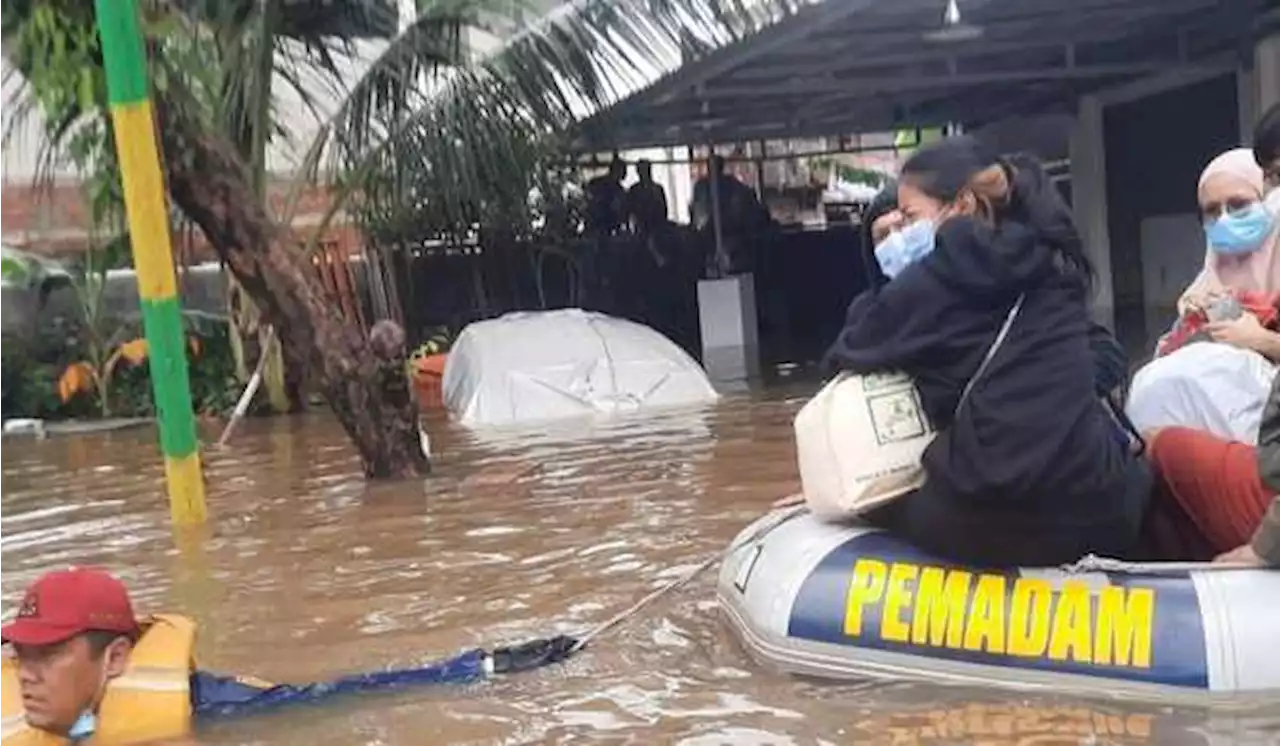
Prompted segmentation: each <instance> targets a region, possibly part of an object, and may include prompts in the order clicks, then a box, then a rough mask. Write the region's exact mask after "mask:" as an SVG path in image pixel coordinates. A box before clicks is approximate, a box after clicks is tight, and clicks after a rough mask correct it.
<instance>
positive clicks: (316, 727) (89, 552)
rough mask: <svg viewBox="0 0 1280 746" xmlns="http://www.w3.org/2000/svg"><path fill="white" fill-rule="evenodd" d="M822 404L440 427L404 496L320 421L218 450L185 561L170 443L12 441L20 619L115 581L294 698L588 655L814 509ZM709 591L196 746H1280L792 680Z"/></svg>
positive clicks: (780, 396) (213, 651) (211, 649)
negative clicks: (506, 646) (706, 567)
mask: <svg viewBox="0 0 1280 746" xmlns="http://www.w3.org/2000/svg"><path fill="white" fill-rule="evenodd" d="M811 391H812V388H811V387H802V388H791V389H781V390H774V391H772V392H770V393H769V394H767V395H752V396H747V395H737V396H734V397H730V398H729V399H728V400H726V401H725V402H724V403H723V404H721V405H720V406H718V407H716V408H714V409H711V410H708V411H706V412H701V413H689V412H684V413H678V412H676V413H667V414H662V415H659V416H655V417H651V418H645V419H627V420H620V421H615V422H613V423H612V424H595V425H588V424H574V425H571V426H566V427H562V428H558V429H554V430H546V429H540V430H533V431H525V432H521V433H509V434H507V435H504V436H502V437H500V438H491V439H486V440H484V441H482V440H479V439H477V438H476V437H474V436H472V435H471V434H468V433H467V432H466V431H464V430H462V429H460V428H456V427H453V426H450V425H448V424H447V423H445V422H443V421H432V422H431V423H430V427H431V430H432V433H433V450H435V451H436V452H437V454H439V455H438V458H437V469H436V473H435V475H433V476H432V477H431V478H429V479H426V480H423V481H413V482H405V483H400V484H394V485H366V484H365V483H364V481H363V480H362V479H361V478H360V476H359V473H358V469H357V464H356V461H355V459H354V458H353V457H352V454H351V452H350V451H349V450H348V447H347V445H346V441H345V439H344V437H343V434H342V432H341V430H340V429H339V428H338V427H337V425H336V423H334V422H333V421H332V420H331V419H330V418H328V417H327V416H323V415H312V416H307V417H301V418H288V419H274V420H262V421H255V422H250V423H248V424H247V425H246V426H245V427H244V428H243V429H242V430H241V431H239V432H238V433H237V435H236V436H235V438H234V439H233V441H232V443H231V445H230V447H228V448H227V449H226V450H217V449H210V450H209V451H208V452H206V456H205V459H206V470H207V474H208V479H209V507H210V510H211V512H212V520H211V521H210V525H209V527H208V530H207V532H206V533H205V535H204V536H198V537H195V538H194V539H192V538H191V537H188V538H186V539H184V540H183V541H181V542H177V541H176V540H175V536H174V535H173V534H172V533H171V532H170V530H169V528H168V525H167V510H166V503H165V498H164V491H163V474H162V470H161V466H160V462H159V459H158V458H157V444H156V439H155V434H154V432H153V431H151V430H149V429H146V428H144V429H141V430H135V431H130V432H119V433H113V434H105V435H103V434H99V435H86V436H65V437H55V438H52V439H50V440H47V441H44V442H36V441H32V440H28V439H11V438H7V439H5V441H4V453H3V485H2V492H3V510H2V517H0V533H2V538H0V559H2V561H3V568H4V573H3V576H2V577H0V591H2V592H3V615H4V617H5V618H8V617H10V616H11V615H12V614H13V613H14V611H15V609H14V604H15V602H16V599H17V598H18V597H19V596H20V594H21V591H22V588H23V587H24V586H25V584H26V583H28V582H29V581H30V580H32V579H33V578H34V577H35V576H36V575H37V574H39V573H40V572H42V571H44V570H47V569H50V568H53V567H58V566H64V565H68V564H98V565H104V566H107V567H109V568H111V569H113V570H114V571H116V572H117V573H119V574H120V575H121V576H122V577H123V578H124V579H125V580H126V582H128V584H129V585H130V587H131V588H132V589H133V590H134V593H135V604H136V605H137V607H138V608H139V611H140V612H143V613H145V612H153V611H161V610H168V611H180V612H183V613H186V614H189V615H191V616H193V617H195V618H196V619H197V620H198V621H199V623H200V625H201V632H200V638H199V647H198V659H199V662H200V664H201V666H202V667H203V668H206V669H209V670H213V671H219V672H234V673H244V674H253V675H256V676H259V677H262V678H266V679H272V680H288V681H303V680H314V679H323V678H326V677H331V676H335V675H338V674H343V673H349V672H353V671H357V670H361V669H378V668H384V667H390V666H407V665H412V664H415V663H418V662H424V661H428V660H432V659H435V658H439V657H442V656H445V655H447V654H450V653H453V652H456V651H458V650H460V649H462V648H465V647H470V646H476V645H483V646H491V645H494V644H501V643H506V642H515V641H520V640H524V639H527V638H531V637H539V636H545V635H550V634H555V633H561V632H575V631H580V630H582V629H584V628H586V627H589V626H591V625H592V624H594V623H597V622H600V621H603V620H604V619H606V618H608V617H609V616H611V615H612V614H613V613H614V612H615V611H617V610H619V609H621V608H623V607H626V606H627V605H629V604H630V603H631V602H633V601H634V600H636V599H637V598H638V597H640V596H642V595H643V594H645V593H646V592H648V591H649V590H650V589H652V588H654V587H656V586H658V585H661V584H663V583H665V582H666V581H668V580H669V579H671V578H673V577H675V576H676V575H678V574H679V573H681V572H683V571H686V570H687V569H689V568H690V567H692V566H694V565H695V564H697V563H699V562H701V561H702V560H703V559H705V558H707V557H708V556H710V555H711V554H714V553H716V552H718V551H720V550H721V549H722V548H723V547H724V546H726V544H727V543H728V542H729V540H730V539H731V538H732V537H733V536H734V535H735V534H736V533H737V532H738V531H739V530H740V529H741V528H742V526H744V525H745V524H746V523H748V522H749V521H750V520H752V519H753V518H755V517H756V516H758V515H759V514H760V513H761V512H762V511H764V510H765V509H766V508H767V506H768V505H769V503H770V501H772V500H773V499H774V498H777V497H779V496H781V495H783V494H786V493H788V492H790V491H793V490H794V489H795V488H796V487H797V486H798V479H797V475H796V467H795V460H794V455H793V450H792V449H793V446H792V438H791V427H790V425H791V418H792V417H793V415H794V414H795V412H796V410H797V409H798V408H799V407H800V405H801V403H802V402H803V397H804V396H805V395H807V394H808V393H810V392H811ZM205 436H206V437H207V438H209V439H212V438H214V437H216V433H214V432H212V431H211V432H206V433H205ZM714 582H715V580H714V573H713V572H708V573H706V574H705V575H704V576H703V577H702V578H700V579H699V580H698V581H696V582H694V583H693V584H691V585H689V586H687V587H686V588H684V589H682V590H680V591H678V592H676V593H675V594H673V595H672V596H670V597H668V598H665V599H664V600H662V601H660V602H659V603H657V604H656V605H655V606H653V607H650V608H649V609H648V610H647V611H646V612H645V613H644V614H643V615H641V616H640V617H638V618H636V619H634V620H633V621H632V622H631V623H630V624H629V625H627V626H625V627H623V628H620V629H617V630H615V631H613V632H611V633H609V634H608V635H607V636H605V637H602V638H600V639H599V640H598V641H597V642H596V643H595V644H594V645H593V646H592V647H591V648H590V649H589V650H587V651H586V652H585V653H583V654H582V655H580V656H579V657H577V658H576V659H574V660H573V661H571V662H570V663H568V664H566V665H563V666H559V667H553V668H549V669H544V670H541V671H536V672H532V673H527V674H520V675H516V676H512V677H508V678H505V679H502V680H496V681H490V682H485V683H481V684H475V685H470V686H466V687H441V688H437V689H419V690H414V691H406V692H401V693H396V694H390V695H383V696H369V697H363V698H349V699H345V700H341V701H338V702H334V703H330V704H328V705H324V706H310V707H305V708H295V709H291V710H285V711H282V712H279V713H275V714H270V715H263V716H256V717H253V718H249V719H244V720H238V721H222V722H216V723H214V724H212V725H208V726H202V727H201V728H200V730H199V731H198V733H197V736H196V739H195V740H196V742H198V743H199V744H210V745H212V744H294V743H298V744H308V746H329V745H330V744H332V745H335V746H336V745H339V744H341V745H343V746H347V745H350V744H425V743H432V744H434V743H459V744H463V743H466V744H521V743H547V742H550V743H585V742H590V743H637V744H657V743H663V744H667V743H670V744H688V745H690V746H693V745H695V744H696V745H704V744H843V743H858V744H874V743H893V744H914V743H931V744H933V743H936V744H990V745H997V744H998V745H1002V746H1003V745H1006V744H1020V745H1026V746H1031V745H1032V744H1034V745H1036V746H1046V745H1048V744H1139V743H1151V744H1255V743H1256V744H1264V743H1280V705H1277V706H1275V707H1270V708H1268V709H1267V711H1264V712H1257V711H1255V712H1250V713H1206V712H1201V711H1194V710H1181V711H1179V710H1174V709H1171V708H1167V707H1160V706H1154V705H1153V706H1137V705H1132V704H1125V705H1120V704H1116V703H1110V702H1107V701H1106V700H1101V699H1100V700H1097V701H1082V700H1073V699H1067V698H1060V697H1054V696H1033V697H1027V696H1021V695H1017V694H1009V693H1007V692H1006V693H1001V692H990V691H979V690H973V689H960V688H943V687H938V686H929V685H921V684H904V683H896V684H895V683H886V682H866V683H863V684H858V685H849V684H843V685H833V684H827V683H815V682H810V681H801V680H797V679H793V678H791V677H788V676H786V675H783V674H780V673H777V672H774V671H770V670H766V669H762V668H761V667H760V666H758V665H757V664H755V663H754V662H753V661H751V660H750V659H749V658H747V656H746V655H745V654H744V653H743V651H742V649H741V648H739V646H738V645H737V643H736V642H735V641H734V639H733V636H732V634H731V633H730V632H729V630H728V628H727V627H726V626H725V623H724V621H723V619H722V618H721V616H720V613H719V611H718V609H717V606H716V602H715V600H714ZM1278 603H1280V601H1278Z"/></svg>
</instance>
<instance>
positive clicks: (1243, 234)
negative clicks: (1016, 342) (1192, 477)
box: [1126, 148, 1280, 444]
mask: <svg viewBox="0 0 1280 746" xmlns="http://www.w3.org/2000/svg"><path fill="white" fill-rule="evenodd" d="M1263 191H1264V184H1263V172H1262V168H1261V167H1260V165H1259V164H1258V163H1257V162H1256V161H1255V156H1254V153H1253V151H1252V150H1249V149H1248V148H1236V149H1235V150H1229V151H1227V152H1225V153H1223V154H1222V155H1219V156H1218V157H1217V158H1214V159H1213V161H1211V162H1210V163H1209V165H1208V166H1207V167H1205V169H1204V172H1203V174H1201V176H1200V182H1199V185H1198V189H1197V198H1198V201H1199V206H1200V213H1201V217H1202V220H1203V222H1204V232H1205V243H1206V256H1205V266H1204V269H1203V270H1202V271H1201V273H1200V275H1199V276H1198V277H1197V278H1196V280H1195V281H1194V282H1193V283H1192V284H1191V286H1190V287H1189V288H1187V290H1186V292H1185V293H1183V295H1182V298H1181V300H1179V302H1178V312H1179V318H1178V320H1177V321H1176V322H1175V324H1174V326H1173V329H1172V330H1170V332H1169V333H1168V334H1166V335H1165V336H1164V337H1163V338H1162V339H1161V340H1160V343H1159V345H1158V349H1157V353H1156V355H1157V357H1156V359H1155V360H1153V361H1152V362H1151V363H1149V364H1148V365H1146V366H1145V367H1144V368H1143V369H1142V370H1140V371H1139V372H1138V374H1137V375H1136V376H1134V380H1133V385H1132V387H1131V388H1130V392H1129V402H1128V405H1127V406H1126V410H1127V412H1128V414H1129V417H1130V418H1131V419H1132V420H1133V422H1134V423H1135V424H1136V425H1137V426H1138V427H1139V428H1141V429H1143V430H1148V429H1153V428H1160V427H1188V428H1193V429H1195V430H1199V431H1204V432H1205V433H1210V434H1212V435H1214V436H1217V437H1219V438H1225V439H1229V440H1234V441H1239V442H1242V443H1249V444H1252V443H1256V442H1257V439H1258V424H1259V422H1260V421H1261V419H1262V409H1263V405H1264V404H1265V403H1266V400H1267V393H1268V392H1269V391H1270V389H1271V379H1272V378H1274V377H1275V371H1276V368H1275V361H1277V360H1280V333H1277V332H1276V329H1277V328H1278V327H1280V308H1277V305H1276V300H1277V295H1276V293H1277V291H1280V219H1277V212H1280V191H1278V192H1276V195H1275V197H1273V198H1272V199H1271V200H1269V201H1268V200H1264V199H1263ZM1166 442H1171V441H1166Z"/></svg>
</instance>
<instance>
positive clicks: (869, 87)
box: [702, 61, 1170, 100]
mask: <svg viewBox="0 0 1280 746" xmlns="http://www.w3.org/2000/svg"><path fill="white" fill-rule="evenodd" d="M1169 67H1170V63H1169V62H1167V61H1152V62H1142V63H1134V64H1127V65H1078V66H1076V67H1058V68H1050V69H1045V70H1007V71H1002V72H974V73H964V72H962V73H958V74H955V75H909V76H902V77H893V78H843V79H842V78H828V79H819V80H807V81H797V82H787V83H783V84H779V85H777V86H775V87H772V88H769V87H763V86H759V85H755V86H724V87H716V88H707V89H706V90H704V91H703V92H702V98H703V99H705V100H720V99H739V98H741V99H747V100H759V99H760V98H761V97H765V96H822V95H831V94H848V93H853V92H862V93H865V94H873V93H888V94H892V93H897V92H901V91H911V90H928V89H932V88H942V87H951V86H970V85H988V84H992V83H996V84H1002V83H1030V82H1036V81H1052V80H1076V79H1089V78H1121V77H1136V76H1140V75H1148V74H1152V73H1159V72H1163V71H1166V70H1168V69H1169Z"/></svg>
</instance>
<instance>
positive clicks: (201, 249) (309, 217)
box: [0, 180, 361, 262]
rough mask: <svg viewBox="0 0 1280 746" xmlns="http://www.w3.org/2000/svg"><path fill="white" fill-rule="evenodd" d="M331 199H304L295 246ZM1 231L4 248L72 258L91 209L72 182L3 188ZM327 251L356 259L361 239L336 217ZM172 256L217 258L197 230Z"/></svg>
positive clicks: (319, 195) (284, 191)
mask: <svg viewBox="0 0 1280 746" xmlns="http://www.w3.org/2000/svg"><path fill="white" fill-rule="evenodd" d="M290 186H291V185H290V182H288V181H285V180H277V181H275V182H273V183H272V184H271V186H270V187H269V190H268V192H267V199H268V201H269V204H270V205H271V209H272V211H273V212H275V213H277V214H278V213H279V212H281V211H283V209H284V205H285V201H286V199H287V196H288V193H289V188H290ZM329 205H330V202H329V195H328V193H327V191H326V190H325V189H324V188H313V189H308V190H307V191H306V192H304V193H303V195H302V198H301V200H300V201H299V205H298V212H297V217H296V219H295V221H294V226H295V227H294V236H295V237H296V238H297V240H299V241H304V240H308V239H309V238H310V237H311V232H312V230H313V229H314V228H313V227H314V226H315V225H316V224H318V223H319V221H320V220H321V219H322V218H323V216H324V214H325V212H326V211H327V210H328V209H329ZM0 208H2V210H3V211H2V214H0V230H2V231H3V241H4V243H5V244H6V245H8V246H12V247H15V248H21V249H25V250H28V251H32V252H35V253H39V254H44V255H46V256H52V257H59V256H63V257H66V256H74V255H76V254H79V253H81V252H83V251H84V250H85V248H86V247H87V246H88V243H89V228H90V223H91V221H90V219H89V206H88V204H87V202H86V200H85V198H84V194H83V192H82V190H81V189H80V185H79V184H77V183H74V182H63V183H58V184H54V185H53V186H52V187H45V188H42V189H39V190H37V189H36V188H34V187H33V186H32V185H31V183H29V182H24V183H18V182H5V183H4V185H3V190H2V191H0ZM322 242H323V243H324V244H325V245H326V246H327V247H329V248H330V249H331V250H341V251H343V252H346V253H355V252H358V251H359V250H360V245H361V242H360V235H359V232H358V231H357V230H356V229H355V227H354V226H352V225H350V224H348V223H346V221H345V220H344V219H343V218H342V216H341V215H339V216H337V217H335V219H334V220H333V221H332V222H331V223H330V227H329V229H328V230H326V231H325V236H324V238H323V241H322ZM173 245H174V250H175V253H176V254H177V255H178V256H179V257H180V260H181V261H186V262H193V261H204V260H209V259H214V258H216V257H215V255H214V253H213V251H212V249H211V247H210V246H209V245H208V243H207V242H206V241H205V240H204V236H203V235H202V234H201V233H200V231H199V230H196V231H194V236H188V235H187V233H186V232H179V233H178V234H176V235H174V237H173Z"/></svg>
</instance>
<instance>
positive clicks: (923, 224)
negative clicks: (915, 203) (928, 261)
mask: <svg viewBox="0 0 1280 746" xmlns="http://www.w3.org/2000/svg"><path fill="white" fill-rule="evenodd" d="M933 240H934V226H933V221H932V220H917V221H916V222H914V223H912V224H911V225H908V226H907V227H906V228H903V229H902V230H900V231H894V232H893V233H890V234H889V235H888V236H887V237H886V238H885V239H884V240H883V241H881V242H880V243H878V244H876V262H878V263H879V264H880V269H881V271H883V272H884V274H885V277H888V278H890V279H893V278H894V277H897V276H898V275H899V274H901V272H902V270H904V269H906V268H907V267H909V266H911V265H912V264H914V263H915V262H918V261H920V260H921V259H923V258H924V257H926V256H928V255H929V252H931V251H933V245H934V243H933Z"/></svg>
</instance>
